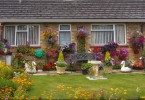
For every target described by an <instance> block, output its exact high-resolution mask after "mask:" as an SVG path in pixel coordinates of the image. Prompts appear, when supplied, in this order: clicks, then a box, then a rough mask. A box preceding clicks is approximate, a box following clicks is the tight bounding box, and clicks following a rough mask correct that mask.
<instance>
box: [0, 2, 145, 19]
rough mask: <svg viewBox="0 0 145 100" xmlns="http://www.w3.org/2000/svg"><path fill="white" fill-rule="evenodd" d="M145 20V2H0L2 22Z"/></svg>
mask: <svg viewBox="0 0 145 100" xmlns="http://www.w3.org/2000/svg"><path fill="white" fill-rule="evenodd" d="M22 18H23V19H117V18H118V19H134V18H139V19H143V18H145V0H22V2H21V3H19V0H0V19H22Z"/></svg>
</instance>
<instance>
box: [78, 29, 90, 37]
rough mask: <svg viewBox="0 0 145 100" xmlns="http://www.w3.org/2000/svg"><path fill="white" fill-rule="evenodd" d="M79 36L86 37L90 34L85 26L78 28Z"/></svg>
mask: <svg viewBox="0 0 145 100" xmlns="http://www.w3.org/2000/svg"><path fill="white" fill-rule="evenodd" d="M77 34H78V37H86V36H87V35H88V31H87V29H85V28H79V29H78V30H77Z"/></svg>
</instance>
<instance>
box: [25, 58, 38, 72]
mask: <svg viewBox="0 0 145 100" xmlns="http://www.w3.org/2000/svg"><path fill="white" fill-rule="evenodd" d="M25 71H26V72H27V73H36V63H35V62H34V61H32V62H31V63H30V62H26V63H25Z"/></svg>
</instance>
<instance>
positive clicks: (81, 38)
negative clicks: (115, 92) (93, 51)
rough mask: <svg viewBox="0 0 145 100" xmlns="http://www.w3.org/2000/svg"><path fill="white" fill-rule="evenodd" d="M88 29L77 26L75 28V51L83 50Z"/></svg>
mask: <svg viewBox="0 0 145 100" xmlns="http://www.w3.org/2000/svg"><path fill="white" fill-rule="evenodd" d="M87 35H88V31H87V30H86V29H85V28H79V29H78V30H77V52H78V53H81V52H85V44H86V43H85V42H86V36H87Z"/></svg>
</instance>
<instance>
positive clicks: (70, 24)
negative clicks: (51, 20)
mask: <svg viewBox="0 0 145 100" xmlns="http://www.w3.org/2000/svg"><path fill="white" fill-rule="evenodd" d="M61 25H69V26H70V30H61V29H60V26H61ZM58 31H59V32H61V31H62V32H64V31H70V42H71V37H72V34H71V24H59V29H58ZM59 32H58V44H59V45H60V43H59Z"/></svg>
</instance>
